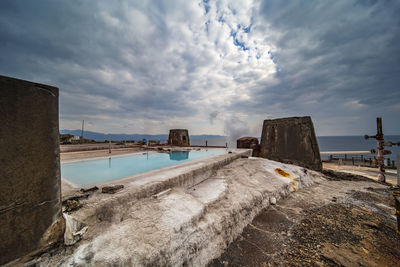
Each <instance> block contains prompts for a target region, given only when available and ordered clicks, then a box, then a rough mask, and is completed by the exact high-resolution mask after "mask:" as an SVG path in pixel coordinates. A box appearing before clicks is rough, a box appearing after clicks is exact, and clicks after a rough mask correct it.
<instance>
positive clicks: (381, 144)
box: [364, 117, 400, 182]
mask: <svg viewBox="0 0 400 267" xmlns="http://www.w3.org/2000/svg"><path fill="white" fill-rule="evenodd" d="M364 137H365V139H368V138H374V139H376V141H377V142H378V144H377V155H376V162H377V165H378V168H379V173H378V181H379V182H386V179H385V155H390V154H392V151H390V150H385V149H384V148H385V146H396V145H397V146H400V142H398V143H393V142H391V141H388V142H385V140H384V139H383V131H382V118H381V117H378V118H376V135H374V136H369V135H365V136H364ZM371 152H375V151H374V150H371Z"/></svg>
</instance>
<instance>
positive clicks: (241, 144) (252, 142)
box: [236, 137, 260, 157]
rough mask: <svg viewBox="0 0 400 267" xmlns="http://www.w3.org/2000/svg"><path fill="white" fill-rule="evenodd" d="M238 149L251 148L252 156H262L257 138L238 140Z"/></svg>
mask: <svg viewBox="0 0 400 267" xmlns="http://www.w3.org/2000/svg"><path fill="white" fill-rule="evenodd" d="M236 147H237V148H251V149H252V150H253V152H252V156H253V157H259V156H260V145H259V144H258V138H256V137H241V138H239V139H238V140H236Z"/></svg>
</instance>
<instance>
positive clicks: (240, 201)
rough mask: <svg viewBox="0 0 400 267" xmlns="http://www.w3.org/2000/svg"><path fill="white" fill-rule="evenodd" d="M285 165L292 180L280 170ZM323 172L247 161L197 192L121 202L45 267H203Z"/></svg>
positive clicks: (225, 170)
mask: <svg viewBox="0 0 400 267" xmlns="http://www.w3.org/2000/svg"><path fill="white" fill-rule="evenodd" d="M276 168H280V169H282V170H284V171H285V172H287V173H289V174H290V175H291V179H290V178H285V177H282V176H280V175H279V174H278V173H276V172H275V169H276ZM321 179H324V178H322V174H320V173H318V172H314V171H310V170H306V169H304V168H302V167H298V166H294V165H288V164H283V163H279V162H275V161H271V160H267V159H262V158H248V159H245V158H240V159H237V160H235V161H233V162H232V163H230V164H228V165H226V166H225V167H222V168H220V169H219V170H217V171H215V172H214V173H213V174H212V175H211V176H210V177H209V178H208V179H207V180H205V181H203V182H201V183H199V184H197V185H195V186H192V187H190V188H184V187H174V188H173V189H172V190H170V191H168V192H167V193H165V194H162V195H161V196H160V197H158V198H153V197H147V198H142V199H138V200H132V201H128V200H127V199H126V198H123V199H121V201H120V202H118V201H115V202H114V204H113V205H114V206H113V209H114V212H110V214H109V217H107V216H106V218H103V220H102V221H98V220H96V221H90V219H92V220H93V217H91V218H89V219H88V218H87V221H85V223H87V224H88V225H89V229H88V232H87V234H86V235H85V237H84V239H83V240H82V241H80V242H79V243H77V244H75V245H74V246H73V247H70V248H69V249H65V250H64V251H63V252H61V253H59V254H58V255H54V256H53V257H48V258H46V257H44V258H42V262H41V263H42V264H43V265H44V266H47V265H48V266H50V265H52V266H53V265H64V266H71V265H75V266H83V265H84V266H104V265H118V266H181V265H184V264H187V265H189V266H204V265H206V264H207V263H208V262H209V261H210V260H211V259H213V258H215V257H218V256H219V255H220V254H221V253H222V252H223V251H224V249H225V248H226V247H227V245H229V243H231V242H232V241H233V240H234V239H235V238H236V237H237V236H238V235H239V234H240V233H241V232H242V230H243V228H244V227H245V226H246V225H247V224H248V223H250V222H251V221H252V219H253V218H254V217H255V216H256V215H257V214H258V213H259V212H260V211H261V209H263V208H265V207H267V206H269V205H270V198H276V199H277V200H278V201H279V199H281V198H283V197H285V196H287V195H288V194H289V193H290V192H291V191H293V190H294V188H293V181H294V182H295V183H296V186H295V188H296V189H297V190H298V189H300V188H302V187H306V186H310V185H312V184H313V182H314V181H315V180H319V181H321Z"/></svg>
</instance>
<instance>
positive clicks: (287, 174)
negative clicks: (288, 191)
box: [275, 168, 297, 191]
mask: <svg viewBox="0 0 400 267" xmlns="http://www.w3.org/2000/svg"><path fill="white" fill-rule="evenodd" d="M275 172H276V173H277V174H280V175H282V176H283V177H286V178H289V179H290V181H291V184H292V189H293V191H297V185H296V180H295V179H294V178H293V177H292V176H291V175H290V173H287V172H285V171H284V170H282V169H281V168H276V169H275Z"/></svg>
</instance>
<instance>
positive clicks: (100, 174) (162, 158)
mask: <svg viewBox="0 0 400 267" xmlns="http://www.w3.org/2000/svg"><path fill="white" fill-rule="evenodd" d="M223 153H227V151H226V149H208V150H200V151H190V152H171V153H151V152H150V153H149V154H147V153H145V154H132V155H123V156H115V157H110V158H102V159H94V160H85V161H78V162H71V163H62V164H61V177H62V178H64V179H66V180H68V181H70V182H72V183H73V184H75V185H77V186H88V185H94V184H99V183H105V182H110V181H113V180H117V179H121V178H124V177H128V176H131V175H134V174H138V173H143V172H148V171H151V170H156V169H160V168H164V167H168V166H172V165H176V164H180V163H183V162H187V161H191V160H196V159H202V158H206V157H210V156H214V155H219V154H223Z"/></svg>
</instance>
